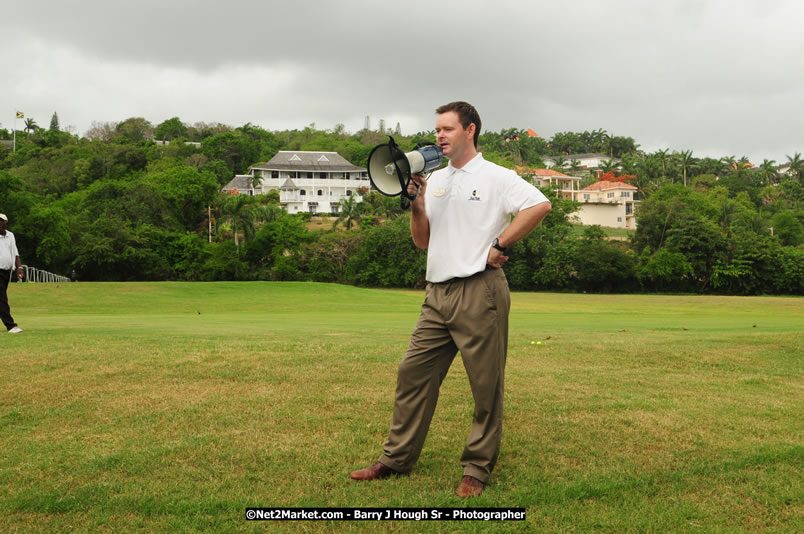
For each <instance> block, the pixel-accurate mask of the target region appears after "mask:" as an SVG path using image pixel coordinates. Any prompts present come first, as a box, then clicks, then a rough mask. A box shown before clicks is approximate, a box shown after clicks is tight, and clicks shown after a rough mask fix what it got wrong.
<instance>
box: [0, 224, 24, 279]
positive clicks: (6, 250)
mask: <svg viewBox="0 0 804 534" xmlns="http://www.w3.org/2000/svg"><path fill="white" fill-rule="evenodd" d="M19 255H20V253H19V252H17V241H16V240H15V239H14V234H12V233H11V232H10V231H8V230H6V235H0V269H3V270H5V271H10V270H11V269H14V268H15V267H16V265H15V261H14V260H15V259H16V257H17V256H19Z"/></svg>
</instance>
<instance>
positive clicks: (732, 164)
mask: <svg viewBox="0 0 804 534" xmlns="http://www.w3.org/2000/svg"><path fill="white" fill-rule="evenodd" d="M720 161H721V162H722V163H723V165H724V166H725V167H726V172H731V171H733V170H734V169H736V168H737V159H736V158H735V157H734V156H726V157H723V158H720Z"/></svg>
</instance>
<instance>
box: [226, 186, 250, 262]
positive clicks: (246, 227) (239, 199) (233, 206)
mask: <svg viewBox="0 0 804 534" xmlns="http://www.w3.org/2000/svg"><path fill="white" fill-rule="evenodd" d="M255 205H256V201H255V198H254V197H250V196H248V195H231V196H229V197H227V198H225V199H224V200H223V202H221V205H220V212H221V217H220V220H219V223H220V222H227V223H229V224H230V225H231V226H232V234H233V235H234V242H235V246H236V247H237V250H238V253H239V251H240V242H239V241H238V237H237V236H238V233H239V232H243V239H244V240H245V239H251V238H253V237H254V234H255V233H256V229H255V227H254V222H255V220H256V218H257V217H256V210H255V209H254V207H255Z"/></svg>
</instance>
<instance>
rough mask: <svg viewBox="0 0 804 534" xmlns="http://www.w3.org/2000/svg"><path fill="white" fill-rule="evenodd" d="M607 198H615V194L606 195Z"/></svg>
mask: <svg viewBox="0 0 804 534" xmlns="http://www.w3.org/2000/svg"><path fill="white" fill-rule="evenodd" d="M606 197H608V198H614V192H611V193H607V194H606Z"/></svg>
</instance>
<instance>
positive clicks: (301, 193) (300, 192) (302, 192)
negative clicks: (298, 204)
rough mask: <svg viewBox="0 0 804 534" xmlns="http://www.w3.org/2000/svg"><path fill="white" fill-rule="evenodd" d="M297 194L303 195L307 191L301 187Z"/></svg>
mask: <svg viewBox="0 0 804 534" xmlns="http://www.w3.org/2000/svg"><path fill="white" fill-rule="evenodd" d="M299 194H300V195H301V196H304V195H306V194H307V191H305V190H304V189H302V190H301V191H299Z"/></svg>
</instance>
